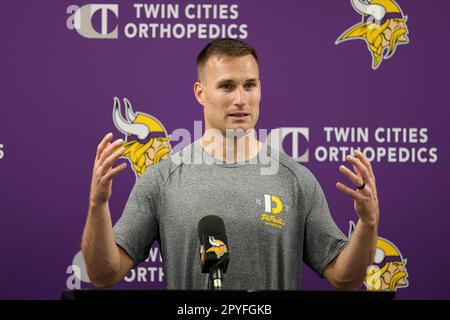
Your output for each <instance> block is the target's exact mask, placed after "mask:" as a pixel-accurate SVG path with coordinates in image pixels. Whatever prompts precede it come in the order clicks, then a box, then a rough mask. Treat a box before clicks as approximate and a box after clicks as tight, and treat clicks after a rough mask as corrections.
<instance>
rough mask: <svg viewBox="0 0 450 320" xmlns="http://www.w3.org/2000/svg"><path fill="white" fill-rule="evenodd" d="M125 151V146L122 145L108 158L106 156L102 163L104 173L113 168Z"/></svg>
mask: <svg viewBox="0 0 450 320" xmlns="http://www.w3.org/2000/svg"><path fill="white" fill-rule="evenodd" d="M124 152H125V148H123V147H121V148H119V149H117V150H116V151H115V152H114V153H113V154H111V155H110V156H109V157H108V158H106V159H105V161H104V162H103V164H102V174H105V173H106V172H108V170H109V169H111V167H112V165H113V164H114V162H116V160H117V159H119V158H120V156H121V155H122V154H123V153H124Z"/></svg>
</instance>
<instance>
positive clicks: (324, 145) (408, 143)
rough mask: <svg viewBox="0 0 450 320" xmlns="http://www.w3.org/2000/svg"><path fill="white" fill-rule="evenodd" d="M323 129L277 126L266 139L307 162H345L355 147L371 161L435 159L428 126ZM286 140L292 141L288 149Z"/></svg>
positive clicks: (434, 150) (436, 153) (391, 161)
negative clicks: (319, 133)
mask: <svg viewBox="0 0 450 320" xmlns="http://www.w3.org/2000/svg"><path fill="white" fill-rule="evenodd" d="M322 131H323V136H321V137H312V136H311V134H310V130H309V128H304V127H303V128H277V129H273V130H272V131H271V132H270V134H269V136H268V142H269V143H270V144H271V145H272V146H273V147H275V148H277V149H279V150H281V151H283V152H285V153H287V154H288V155H290V156H291V157H292V158H293V159H294V160H296V161H298V162H310V161H311V158H313V159H314V160H315V161H317V162H345V159H346V156H347V155H350V154H352V153H353V151H354V150H355V149H357V150H360V151H361V152H363V153H364V155H365V156H366V157H367V158H368V159H369V160H370V161H371V162H387V163H420V164H434V163H436V162H437V161H438V148H437V147H436V146H433V145H432V144H431V143H430V138H429V129H428V128H402V127H379V128H374V129H370V128H367V127H364V128H361V127H323V128H322ZM269 137H270V139H269ZM286 141H288V142H289V141H290V142H291V148H290V150H291V152H290V151H289V150H288V148H287V147H286V146H289V143H286ZM312 145H314V147H312Z"/></svg>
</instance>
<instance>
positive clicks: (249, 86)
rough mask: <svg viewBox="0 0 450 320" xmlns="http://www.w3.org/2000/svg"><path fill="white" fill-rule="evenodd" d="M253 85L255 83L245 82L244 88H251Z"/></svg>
mask: <svg viewBox="0 0 450 320" xmlns="http://www.w3.org/2000/svg"><path fill="white" fill-rule="evenodd" d="M254 87H256V84H255V83H247V84H245V88H246V89H253V88H254Z"/></svg>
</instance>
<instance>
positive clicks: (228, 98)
mask: <svg viewBox="0 0 450 320" xmlns="http://www.w3.org/2000/svg"><path fill="white" fill-rule="evenodd" d="M202 78H203V79H201V80H200V81H201V82H200V83H199V82H196V83H195V87H194V91H195V96H196V98H197V100H198V101H199V103H200V104H201V105H202V106H203V111H204V115H205V130H208V129H211V128H215V129H219V130H220V131H221V132H222V133H223V134H225V132H226V129H242V130H244V131H245V130H248V129H252V128H254V127H255V124H256V122H257V121H258V117H259V102H260V100H261V84H260V81H259V69H258V64H257V62H256V60H255V58H253V56H252V55H246V56H242V57H226V56H225V57H219V56H212V57H210V58H209V60H208V61H207V62H206V64H205V67H204V70H203V77H202Z"/></svg>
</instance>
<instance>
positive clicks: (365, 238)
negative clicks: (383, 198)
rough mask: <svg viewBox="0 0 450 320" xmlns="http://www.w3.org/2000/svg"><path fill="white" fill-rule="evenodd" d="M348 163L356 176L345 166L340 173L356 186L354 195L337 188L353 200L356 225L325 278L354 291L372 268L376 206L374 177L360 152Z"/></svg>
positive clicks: (345, 187)
mask: <svg viewBox="0 0 450 320" xmlns="http://www.w3.org/2000/svg"><path fill="white" fill-rule="evenodd" d="M347 160H348V161H349V162H350V163H351V164H352V165H353V169H354V171H355V172H352V171H351V170H350V169H348V168H347V167H345V166H340V168H339V170H340V171H341V172H342V173H343V174H344V175H345V176H346V177H348V178H349V180H350V181H352V182H353V183H354V184H355V186H357V189H356V191H355V190H353V189H350V188H348V187H347V186H345V185H343V184H342V183H340V182H339V183H337V185H336V187H337V188H338V189H339V190H340V191H342V192H343V193H345V194H347V195H348V196H350V197H351V198H353V200H354V208H355V211H356V213H357V215H358V216H359V221H358V223H357V225H356V228H355V231H354V232H353V234H352V236H351V239H350V242H349V243H348V244H347V246H346V247H345V248H344V250H342V252H341V253H340V254H339V255H338V256H337V257H336V258H335V259H334V260H333V261H332V262H331V263H330V264H329V265H328V266H327V268H326V269H325V271H324V274H323V275H324V277H325V278H326V279H327V280H328V281H329V282H330V283H331V284H332V285H333V286H334V287H335V288H337V289H340V290H356V289H359V288H360V287H361V285H362V284H363V282H364V279H365V276H366V272H367V268H368V267H369V266H370V265H371V264H372V262H373V259H374V256H375V251H376V248H377V239H378V220H379V205H378V196H377V188H376V184H375V176H374V174H373V169H372V166H371V164H370V161H369V160H368V159H367V158H366V157H365V156H364V155H363V154H362V153H361V152H359V151H355V156H348V157H347Z"/></svg>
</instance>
